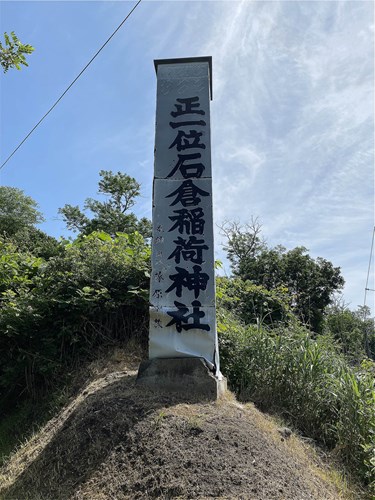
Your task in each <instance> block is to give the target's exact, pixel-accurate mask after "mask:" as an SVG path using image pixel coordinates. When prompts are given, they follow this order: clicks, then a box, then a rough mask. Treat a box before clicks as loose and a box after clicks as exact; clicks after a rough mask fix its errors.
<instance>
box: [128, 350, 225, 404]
mask: <svg viewBox="0 0 375 500" xmlns="http://www.w3.org/2000/svg"><path fill="white" fill-rule="evenodd" d="M136 383H137V385H138V386H144V387H148V388H150V389H152V390H155V391H158V392H162V393H164V394H165V393H168V394H173V395H178V396H180V397H184V398H185V399H194V400H211V401H213V400H216V399H218V398H219V397H220V396H222V395H223V394H224V392H225V391H226V389H227V381H226V379H225V377H222V380H219V379H218V378H216V377H215V376H214V374H213V373H212V372H211V371H210V370H209V368H208V367H207V365H206V363H205V361H204V359H203V358H155V359H149V360H146V361H142V362H141V364H140V366H139V370H138V377H137V382H136Z"/></svg>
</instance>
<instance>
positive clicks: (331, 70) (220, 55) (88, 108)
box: [0, 0, 375, 308]
mask: <svg viewBox="0 0 375 500" xmlns="http://www.w3.org/2000/svg"><path fill="white" fill-rule="evenodd" d="M134 4H135V2H127V1H125V2H124V1H121V2H120V1H116V2H111V1H106V2H101V1H83V2H77V1H65V2H60V1H59V2H57V1H56V2H55V1H40V2H34V1H25V2H21V1H11V2H6V1H0V31H1V32H4V31H7V32H10V31H12V30H14V31H15V32H16V33H17V35H18V36H19V38H20V39H21V40H22V41H23V42H24V43H30V44H31V45H33V46H34V47H35V49H36V50H35V52H34V53H33V54H32V55H31V56H30V57H29V59H28V60H29V63H30V66H29V68H25V69H24V70H22V71H19V72H18V71H9V72H8V73H7V74H6V75H5V76H3V75H1V77H0V82H1V117H0V126H1V143H0V152H1V159H2V160H4V159H5V158H6V157H7V156H8V154H9V153H10V152H11V151H12V150H13V148H14V147H15V146H16V145H17V144H18V142H19V141H20V140H21V139H22V138H23V137H24V136H25V135H26V134H27V133H28V132H29V130H30V129H31V128H32V127H33V125H34V124H35V123H36V122H37V121H38V120H39V119H40V117H41V116H42V115H43V114H44V113H45V112H46V111H47V109H48V108H49V107H50V106H51V105H52V104H53V102H54V101H55V100H56V98H57V97H58V96H59V95H60V94H61V93H62V92H63V91H64V90H65V88H66V87H67V86H68V84H69V83H70V82H71V81H72V80H73V78H74V77H75V76H76V75H77V74H78V73H79V71H80V70H81V69H82V68H83V66H84V65H85V64H86V63H87V62H88V60H89V59H90V58H91V57H92V56H93V55H94V53H95V52H96V50H97V49H98V48H99V47H100V45H101V44H102V43H103V42H104V41H105V40H106V39H107V37H108V36H109V35H110V34H111V33H112V31H113V30H114V29H115V28H116V27H117V25H118V24H119V23H120V22H121V20H122V19H123V18H124V17H125V15H126V14H127V12H128V11H129V10H130V9H131V7H132V6H133V5H134ZM201 55H211V56H212V57H213V96H214V99H213V101H212V107H211V126H212V160H213V183H214V218H215V223H217V224H220V223H222V222H223V221H224V220H237V221H239V222H242V223H246V222H247V221H249V219H250V218H251V216H258V217H259V218H260V220H261V222H262V224H263V235H264V237H265V238H266V240H267V242H268V243H269V245H271V246H273V245H277V244H282V245H284V246H285V247H287V248H294V247H295V246H300V245H303V246H305V247H307V248H308V249H309V250H310V253H311V255H312V256H313V257H317V256H321V257H324V258H326V259H328V260H330V261H331V262H332V263H333V264H334V265H335V266H340V267H341V269H342V274H343V276H344V278H345V280H346V286H345V289H344V298H345V300H346V302H348V303H350V307H351V308H356V306H357V305H360V304H363V297H364V288H365V282H366V275H367V268H368V261H369V254H370V245H371V236H372V228H373V225H374V13H373V3H372V2H362V1H353V2H351V1H345V2H344V1H342V2H335V1H324V2H317V1H309V2H308V1H290V2H289V1H280V2H267V1H239V2H237V1H219V2H215V1H208V0H206V1H189V2H184V1H166V2H159V1H150V0H143V1H142V2H141V4H140V5H139V7H138V8H137V9H136V10H135V12H134V13H133V14H132V16H131V17H130V18H129V20H128V21H127V23H126V24H125V25H124V27H123V28H122V29H121V30H120V31H119V32H118V34H117V35H116V36H115V37H114V38H113V39H112V41H111V42H110V44H108V46H107V47H106V48H105V49H104V50H103V52H102V53H101V54H100V55H99V57H98V58H97V59H96V60H95V61H94V63H93V64H92V65H91V66H90V67H89V68H88V70H87V71H86V72H85V73H84V74H83V76H82V77H81V78H80V80H78V82H77V83H76V84H75V85H74V86H73V87H72V89H71V90H70V91H69V93H68V94H67V95H66V96H65V98H64V99H63V100H62V101H61V102H60V103H59V105H58V106H57V107H56V108H55V109H54V110H53V112H52V113H51V114H50V115H49V116H48V117H47V119H46V120H45V121H44V122H43V124H42V125H41V126H40V127H39V128H38V129H37V130H36V131H35V132H34V134H33V135H32V136H31V137H30V138H29V140H28V141H27V142H26V143H25V144H24V146H22V148H21V149H20V150H19V151H18V152H17V153H16V154H15V155H14V157H13V158H12V159H11V160H10V161H9V163H8V164H7V165H6V166H5V167H4V169H3V170H2V171H1V174H0V182H1V184H2V185H9V186H15V187H18V188H20V189H23V190H24V191H25V193H26V194H28V195H30V196H32V197H33V198H34V199H35V200H36V201H37V202H38V203H39V205H40V209H41V211H42V212H43V213H44V214H45V217H46V222H45V223H44V224H43V225H42V226H41V227H42V229H44V230H45V231H46V232H48V233H49V234H51V235H54V236H57V237H58V236H61V235H67V234H68V233H67V231H66V230H65V228H64V224H63V222H62V220H60V219H59V216H58V208H59V207H62V206H63V205H64V204H65V203H70V204H73V205H77V204H79V205H82V204H83V201H84V199H85V198H87V197H95V196H96V191H97V183H98V179H99V175H98V173H99V171H100V170H101V169H106V170H113V171H118V170H121V171H123V172H126V173H128V174H129V175H131V176H134V177H135V178H136V179H137V180H138V181H139V182H140V183H141V184H142V198H140V200H139V202H138V204H137V206H136V213H137V215H139V216H148V217H151V186H152V175H153V142H154V120H155V92H156V78H155V72H154V66H153V59H162V58H172V57H192V56H201ZM221 240H222V238H221V236H220V234H219V231H218V230H217V231H216V257H217V258H220V259H222V260H224V254H223V251H222V249H221V246H220V242H221ZM225 270H226V272H228V273H229V271H230V270H229V266H228V264H227V263H226V262H225ZM372 270H373V266H372ZM369 287H370V288H375V286H374V279H373V272H371V277H370V282H369ZM373 297H374V292H369V293H368V299H367V303H368V305H370V306H373Z"/></svg>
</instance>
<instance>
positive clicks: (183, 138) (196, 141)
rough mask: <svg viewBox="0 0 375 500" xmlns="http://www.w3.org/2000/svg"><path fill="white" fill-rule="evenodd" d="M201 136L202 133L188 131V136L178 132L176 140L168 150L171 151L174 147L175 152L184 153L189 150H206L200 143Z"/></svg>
mask: <svg viewBox="0 0 375 500" xmlns="http://www.w3.org/2000/svg"><path fill="white" fill-rule="evenodd" d="M202 135H203V132H197V131H196V130H190V133H189V134H187V133H186V132H185V131H184V130H179V131H178V133H177V136H176V139H175V140H174V141H173V142H172V144H171V145H170V146H169V149H172V148H173V147H174V146H176V148H177V151H184V150H185V149H190V148H200V149H206V145H205V144H203V143H201V142H200V138H201V137H202ZM189 139H191V140H189Z"/></svg>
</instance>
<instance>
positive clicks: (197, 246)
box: [168, 236, 208, 264]
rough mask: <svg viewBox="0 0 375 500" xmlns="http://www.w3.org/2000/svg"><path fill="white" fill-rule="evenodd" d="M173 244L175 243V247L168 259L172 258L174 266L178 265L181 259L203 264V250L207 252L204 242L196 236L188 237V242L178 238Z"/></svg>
mask: <svg viewBox="0 0 375 500" xmlns="http://www.w3.org/2000/svg"><path fill="white" fill-rule="evenodd" d="M173 243H176V245H177V246H176V248H175V249H174V251H173V252H172V253H171V255H170V256H169V257H168V259H173V258H174V260H175V262H176V264H179V263H180V260H181V257H182V258H183V259H184V260H185V261H190V262H194V264H202V263H203V256H202V254H203V250H208V246H207V245H205V244H204V240H198V239H197V238H196V236H189V239H188V240H184V239H183V238H181V237H180V236H179V237H178V238H177V240H174V241H173Z"/></svg>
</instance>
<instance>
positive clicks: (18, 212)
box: [0, 186, 44, 237]
mask: <svg viewBox="0 0 375 500" xmlns="http://www.w3.org/2000/svg"><path fill="white" fill-rule="evenodd" d="M43 220H44V218H43V216H42V214H41V212H40V211H39V210H38V204H37V202H36V201H35V200H33V199H32V198H31V197H30V196H27V195H25V194H24V192H23V191H22V190H21V189H18V188H14V187H9V186H0V234H2V235H4V234H5V235H6V236H7V237H11V236H13V235H15V234H16V233H17V232H18V231H20V230H23V229H27V228H32V227H34V226H35V225H36V224H39V223H40V222H43Z"/></svg>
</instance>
